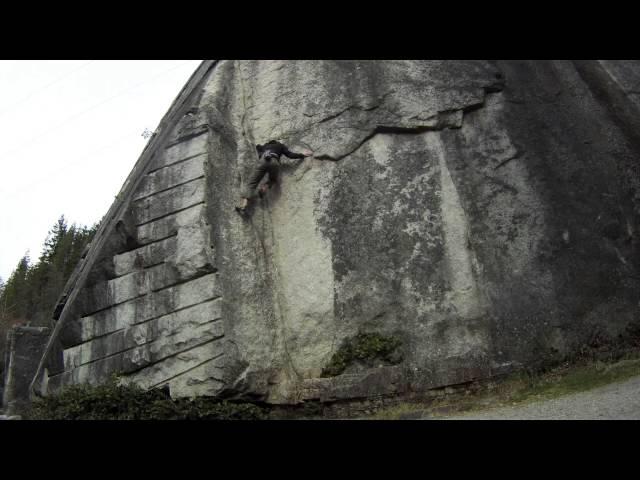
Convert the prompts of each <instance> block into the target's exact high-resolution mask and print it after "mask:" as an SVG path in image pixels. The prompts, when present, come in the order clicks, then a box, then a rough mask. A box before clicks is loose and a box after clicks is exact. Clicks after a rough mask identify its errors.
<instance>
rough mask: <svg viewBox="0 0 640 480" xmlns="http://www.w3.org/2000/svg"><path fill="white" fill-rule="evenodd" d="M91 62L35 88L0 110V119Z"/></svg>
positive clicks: (90, 61)
mask: <svg viewBox="0 0 640 480" xmlns="http://www.w3.org/2000/svg"><path fill="white" fill-rule="evenodd" d="M93 62H95V60H89V61H88V62H85V63H83V64H82V65H80V66H79V67H78V68H74V69H73V70H71V71H69V72H67V73H65V74H64V75H61V76H60V77H58V78H56V79H55V80H53V81H51V82H49V83H47V84H46V85H43V86H42V87H40V88H36V89H35V90H32V91H31V92H29V93H28V94H27V95H25V96H24V97H22V98H21V99H20V100H18V101H17V102H14V103H12V104H11V105H9V107H7V108H3V109H2V110H0V117H2V116H4V115H5V114H6V113H7V112H10V111H11V110H13V109H14V108H15V107H16V106H18V105H22V104H23V103H24V102H25V101H27V100H28V99H30V98H31V97H33V96H34V95H35V94H36V93H39V92H42V91H43V90H46V89H47V88H49V87H51V86H53V85H55V84H56V83H58V82H60V81H61V80H64V79H65V78H67V77H68V76H70V75H72V74H74V73H76V72H78V71H80V70H82V69H83V68H85V67H87V66H88V65H89V64H90V63H93Z"/></svg>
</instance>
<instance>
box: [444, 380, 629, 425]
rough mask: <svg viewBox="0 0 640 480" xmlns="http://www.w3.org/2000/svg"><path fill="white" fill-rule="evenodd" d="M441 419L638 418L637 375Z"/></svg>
mask: <svg viewBox="0 0 640 480" xmlns="http://www.w3.org/2000/svg"><path fill="white" fill-rule="evenodd" d="M443 420H640V376H638V377H633V378H631V379H629V380H625V381H623V382H616V383H612V384H609V385H606V386H604V387H599V388H595V389H593V390H589V391H586V392H581V393H576V394H572V395H567V396H564V397H559V398H556V399H554V400H543V401H540V402H535V403H530V404H527V405H522V406H514V407H501V408H494V409H491V410H483V411H478V412H471V413H468V414H465V415H456V416H451V417H446V418H443Z"/></svg>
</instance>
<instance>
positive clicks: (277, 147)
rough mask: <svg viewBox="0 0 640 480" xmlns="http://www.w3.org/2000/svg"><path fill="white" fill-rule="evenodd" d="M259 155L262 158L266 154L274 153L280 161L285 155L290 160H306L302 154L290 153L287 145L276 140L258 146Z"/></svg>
mask: <svg viewBox="0 0 640 480" xmlns="http://www.w3.org/2000/svg"><path fill="white" fill-rule="evenodd" d="M256 150H257V151H258V155H259V156H260V157H262V155H263V154H264V153H265V152H272V153H273V154H275V155H277V157H278V159H280V155H284V156H286V157H289V158H304V155H303V154H302V153H294V152H292V151H290V150H289V149H288V148H287V147H286V146H285V145H283V144H282V143H280V142H276V141H275V140H271V141H270V142H267V143H265V144H264V145H256Z"/></svg>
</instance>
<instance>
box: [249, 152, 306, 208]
mask: <svg viewBox="0 0 640 480" xmlns="http://www.w3.org/2000/svg"><path fill="white" fill-rule="evenodd" d="M256 150H257V151H258V156H259V157H260V160H259V161H260V163H259V164H258V166H257V167H256V168H255V170H254V171H253V174H252V175H251V177H250V180H249V182H248V184H247V187H246V189H245V191H244V194H243V195H242V202H241V204H240V206H239V207H236V210H237V212H238V213H239V214H240V215H242V216H246V214H247V207H248V206H249V202H250V201H251V200H253V199H254V198H255V197H256V188H257V187H258V185H259V184H260V181H261V180H262V179H263V178H264V176H265V175H267V174H269V180H268V181H267V182H266V183H265V184H263V185H262V186H261V187H260V189H259V191H258V192H257V194H258V195H260V196H261V197H262V195H264V194H265V193H266V192H267V190H269V189H270V188H271V187H273V185H275V184H276V183H277V182H278V174H279V170H280V156H281V155H285V156H286V157H288V158H294V159H303V158H305V157H310V156H311V155H312V154H313V152H312V151H311V150H303V151H302V153H294V152H292V151H290V150H289V149H288V148H287V147H286V146H285V145H284V144H282V143H280V142H278V141H277V140H270V141H268V142H267V143H265V144H264V145H259V144H258V145H256Z"/></svg>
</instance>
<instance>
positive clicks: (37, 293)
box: [0, 215, 98, 370]
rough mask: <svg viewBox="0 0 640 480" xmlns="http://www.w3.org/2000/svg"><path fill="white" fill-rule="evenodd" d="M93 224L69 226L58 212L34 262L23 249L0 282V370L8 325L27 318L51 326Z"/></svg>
mask: <svg viewBox="0 0 640 480" xmlns="http://www.w3.org/2000/svg"><path fill="white" fill-rule="evenodd" d="M97 228H98V225H97V224H96V225H94V226H93V227H90V228H89V227H84V226H82V227H78V226H76V225H75V224H73V225H71V226H69V225H68V224H67V221H66V219H65V218H64V215H62V216H61V217H60V218H59V219H58V220H57V221H56V223H55V224H54V226H53V228H52V229H51V230H50V231H49V233H48V234H47V237H46V239H45V241H44V245H43V249H42V254H41V255H40V257H39V258H38V261H37V262H36V263H35V265H31V264H30V263H31V259H30V258H29V254H28V252H27V254H26V255H25V256H24V257H22V258H21V259H20V261H19V262H18V265H17V267H16V269H15V270H14V271H13V272H12V273H11V275H10V276H9V278H8V279H7V281H6V282H4V283H0V370H1V369H2V365H1V364H2V360H3V358H4V349H5V341H6V332H7V331H8V329H9V328H11V327H12V326H13V325H15V324H20V323H22V324H24V323H27V322H28V323H30V324H32V325H37V326H51V317H52V313H53V310H54V308H55V306H56V302H57V300H58V297H59V296H60V294H61V293H62V290H63V289H64V286H65V283H66V282H67V280H68V279H69V277H70V276H71V273H73V270H74V268H75V267H76V265H77V264H78V262H79V260H80V256H81V255H82V253H83V251H84V249H85V247H86V246H87V244H88V243H89V242H90V241H91V239H92V238H93V235H94V234H95V232H96V231H97Z"/></svg>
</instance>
